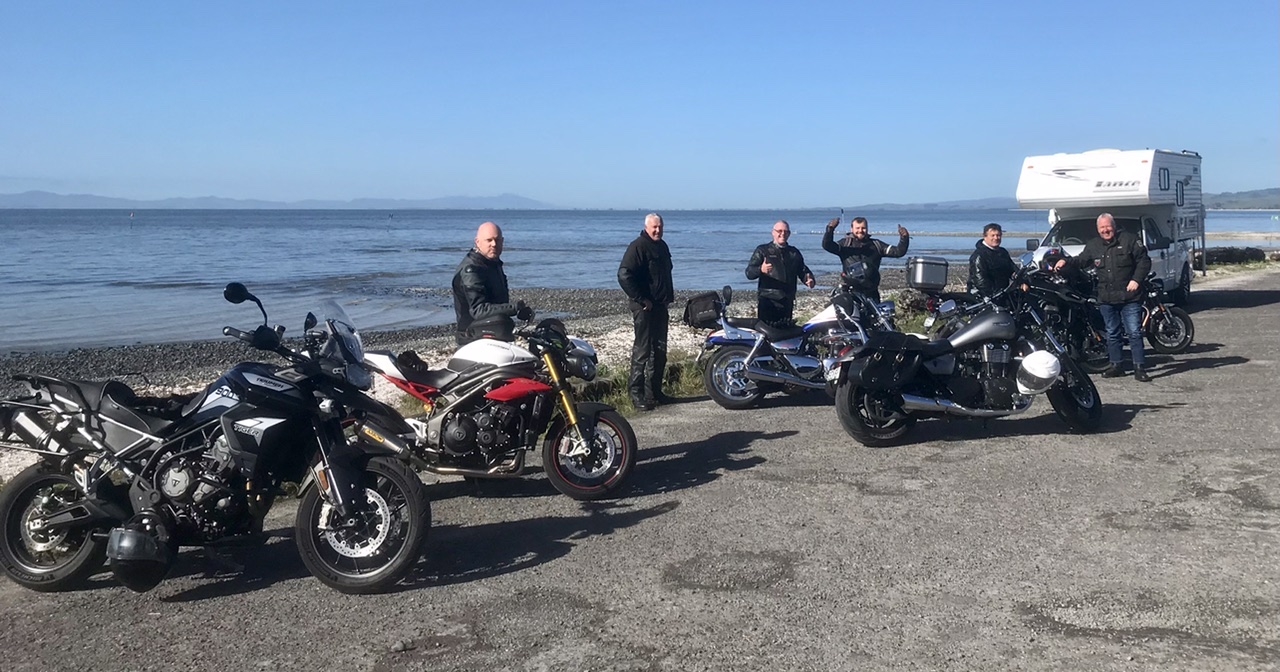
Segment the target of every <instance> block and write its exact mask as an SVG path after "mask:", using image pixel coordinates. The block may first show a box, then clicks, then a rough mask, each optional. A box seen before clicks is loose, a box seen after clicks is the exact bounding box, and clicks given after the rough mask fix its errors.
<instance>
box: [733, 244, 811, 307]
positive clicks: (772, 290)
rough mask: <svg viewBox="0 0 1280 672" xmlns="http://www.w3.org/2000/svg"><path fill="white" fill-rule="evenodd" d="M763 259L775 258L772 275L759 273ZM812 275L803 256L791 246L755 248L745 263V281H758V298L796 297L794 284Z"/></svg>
mask: <svg viewBox="0 0 1280 672" xmlns="http://www.w3.org/2000/svg"><path fill="white" fill-rule="evenodd" d="M765 257H775V258H777V259H778V262H777V263H775V264H774V267H773V273H772V274H769V275H765V274H763V273H761V272H760V265H761V264H763V263H764V258H765ZM810 275H813V273H812V272H811V271H810V270H809V267H808V266H805V265H804V255H803V254H801V253H800V250H797V249H796V248H795V247H793V246H791V245H787V246H786V247H779V246H778V245H776V244H774V243H772V242H769V243H765V244H764V245H760V246H758V247H756V250H755V252H752V253H751V260H750V261H748V262H747V279H748V280H759V281H760V296H762V297H764V298H766V299H785V298H788V297H794V296H795V295H796V282H798V281H803V280H804V279H805V278H806V277H808V276H810Z"/></svg>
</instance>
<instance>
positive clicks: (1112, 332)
mask: <svg viewBox="0 0 1280 672" xmlns="http://www.w3.org/2000/svg"><path fill="white" fill-rule="evenodd" d="M1098 312H1100V313H1102V323H1103V324H1105V325H1106V327H1107V359H1109V360H1111V364H1112V365H1113V366H1119V365H1120V362H1121V361H1122V359H1123V357H1124V338H1123V337H1124V333H1123V332H1128V335H1129V351H1130V352H1132V353H1133V368H1135V369H1140V368H1142V367H1143V365H1144V364H1146V361H1147V358H1146V352H1144V351H1143V349H1142V302H1141V301H1134V302H1131V303H1121V304H1108V303H1103V304H1100V305H1099V306H1098ZM1121 322H1123V323H1124V329H1123V331H1122V330H1121Z"/></svg>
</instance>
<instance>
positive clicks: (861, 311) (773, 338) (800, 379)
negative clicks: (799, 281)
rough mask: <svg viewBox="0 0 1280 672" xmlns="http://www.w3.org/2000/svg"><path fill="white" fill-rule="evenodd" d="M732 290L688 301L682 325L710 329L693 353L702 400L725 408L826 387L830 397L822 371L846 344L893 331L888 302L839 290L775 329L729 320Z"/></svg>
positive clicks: (750, 321)
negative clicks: (821, 305) (810, 312)
mask: <svg viewBox="0 0 1280 672" xmlns="http://www.w3.org/2000/svg"><path fill="white" fill-rule="evenodd" d="M732 299H733V290H732V288H730V287H728V286H726V287H725V288H724V289H723V290H721V292H720V293H719V294H716V293H715V292H708V293H707V294H704V295H700V296H698V297H694V298H693V299H691V300H690V302H689V306H688V307H686V310H685V322H686V324H688V325H689V326H692V327H695V328H703V329H711V330H712V331H711V333H709V334H708V335H707V339H706V341H705V342H704V343H703V346H702V351H701V352H699V353H698V363H699V364H702V362H703V360H704V359H705V360H706V366H705V368H704V369H703V376H702V379H703V383H704V384H705V386H706V388H707V395H708V396H710V397H711V399H712V400H714V401H715V402H716V403H717V404H720V405H721V406H723V407H724V408H730V409H744V408H752V407H754V406H756V405H757V404H759V403H760V400H761V399H763V398H764V396H765V395H766V394H769V393H771V392H777V391H786V392H798V391H801V390H825V391H826V392H827V393H828V394H829V395H832V396H834V387H833V386H832V385H831V384H829V383H828V382H827V375H826V373H827V371H828V370H830V369H831V368H832V367H833V366H835V365H836V356H837V355H838V354H839V353H840V352H841V351H842V350H844V349H845V348H846V347H847V346H849V345H857V344H861V343H865V342H866V340H867V334H868V332H872V331H878V330H886V329H887V330H896V327H895V326H894V322H893V320H894V313H895V307H894V304H893V302H892V301H885V302H883V303H879V304H877V303H874V302H872V301H871V300H870V299H868V298H867V297H866V296H864V295H862V294H859V293H857V292H854V291H851V290H849V289H847V288H844V287H837V288H836V289H835V290H834V291H833V292H832V297H831V302H830V303H829V304H828V305H827V307H826V308H825V309H824V310H822V312H819V313H818V314H817V315H814V316H813V317H812V318H810V319H809V320H808V321H807V322H805V323H804V324H801V325H797V326H794V327H790V328H778V327H774V326H772V325H769V324H766V323H764V322H761V321H760V320H758V319H757V318H754V317H730V316H728V315H727V309H728V307H729V304H730V303H731V301H732Z"/></svg>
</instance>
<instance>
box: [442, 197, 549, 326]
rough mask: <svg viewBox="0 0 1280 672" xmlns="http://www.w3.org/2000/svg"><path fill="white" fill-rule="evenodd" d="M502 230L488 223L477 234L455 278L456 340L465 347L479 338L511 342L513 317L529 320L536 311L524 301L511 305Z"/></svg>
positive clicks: (513, 324) (459, 265) (481, 226)
mask: <svg viewBox="0 0 1280 672" xmlns="http://www.w3.org/2000/svg"><path fill="white" fill-rule="evenodd" d="M501 256H502V229H500V228H498V225H497V224H494V223H493V222H485V223H484V224H481V225H480V228H479V230H477V231H476V244H475V247H473V248H471V251H470V252H468V253H467V256H465V257H463V259H462V263H461V264H458V270H457V272H456V273H454V275H453V311H454V314H455V315H456V317H457V320H458V321H457V326H456V330H457V331H456V332H455V333H454V338H455V339H456V340H457V341H458V345H466V344H467V343H470V342H471V341H474V340H476V339H477V338H498V339H502V340H508V341H509V340H511V338H512V336H511V332H512V330H513V329H514V327H515V323H514V322H513V321H512V319H511V318H512V317H517V318H519V319H521V320H527V319H529V318H530V317H532V316H533V311H532V310H530V309H529V307H528V306H526V305H524V302H523V301H517V302H515V303H511V296H510V293H509V292H508V290H507V274H506V273H505V272H503V270H502V259H501Z"/></svg>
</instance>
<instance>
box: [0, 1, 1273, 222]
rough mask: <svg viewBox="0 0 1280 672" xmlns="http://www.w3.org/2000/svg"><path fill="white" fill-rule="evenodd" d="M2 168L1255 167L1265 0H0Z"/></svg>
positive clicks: (693, 185)
mask: <svg viewBox="0 0 1280 672" xmlns="http://www.w3.org/2000/svg"><path fill="white" fill-rule="evenodd" d="M0 63H4V64H5V67H4V68H0V193H16V192H21V191H26V190H30V189H40V190H46V191H53V192H57V193H92V194H99V195H105V196H117V197H124V198H139V199H155V198H165V197H171V196H210V195H213V196H225V197H230V198H260V199H269V200H284V201H291V200H301V199H308V198H317V199H350V198H360V197H372V198H434V197H439V196H454V195H471V196H489V195H496V194H501V193H515V194H520V195H522V196H527V197H530V198H534V199H538V200H540V201H544V202H548V203H551V204H555V205H559V206H563V207H579V208H592V207H618V208H633V207H634V208H662V209H676V208H791V207H826V206H832V205H846V204H847V205H855V204H863V203H875V202H921V201H936V200H953V199H967V198H984V197H991V196H1005V197H1011V196H1012V195H1013V192H1014V187H1015V183H1016V177H1017V173H1018V170H1019V168H1020V167H1021V160H1022V157H1024V156H1026V155H1031V154H1044V153H1053V152H1062V151H1066V152H1074V151H1083V150H1088V149H1097V148H1102V147H1115V148H1120V149H1136V148H1143V147H1157V148H1164V149H1191V150H1195V151H1198V152H1200V153H1201V154H1202V155H1203V156H1204V176H1205V178H1204V186H1205V189H1206V190H1207V191H1212V192H1218V191H1242V190H1249V189H1261V188H1268V187H1275V186H1280V3H1277V2H1276V1H1275V0H1240V1H1236V2H1223V3H1208V2H1203V1H1197V2H1190V1H1184V0H1165V1H1162V2H1125V1H1119V0H1116V1H1111V2H1106V1H1094V0H1075V1H1073V2H1025V1H1020V2H1001V1H991V2H968V3H962V2H924V1H912V0H903V1H901V2H897V3H887V2H885V3H880V2H851V1H850V2H803V1H799V2H789V3H781V2H749V1H740V2H612V1H609V0H596V1H594V2H533V1H529V2H473V3H468V2H405V3H394V2H372V3H351V2H342V3H338V2H317V1H314V0H312V1H308V2H234V1H230V2H220V3H213V2H200V3H197V2H166V3H150V2H50V3H37V2H9V3H5V4H4V6H3V7H0Z"/></svg>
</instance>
